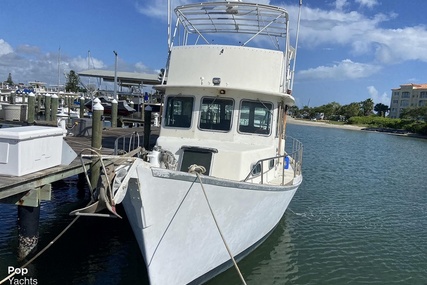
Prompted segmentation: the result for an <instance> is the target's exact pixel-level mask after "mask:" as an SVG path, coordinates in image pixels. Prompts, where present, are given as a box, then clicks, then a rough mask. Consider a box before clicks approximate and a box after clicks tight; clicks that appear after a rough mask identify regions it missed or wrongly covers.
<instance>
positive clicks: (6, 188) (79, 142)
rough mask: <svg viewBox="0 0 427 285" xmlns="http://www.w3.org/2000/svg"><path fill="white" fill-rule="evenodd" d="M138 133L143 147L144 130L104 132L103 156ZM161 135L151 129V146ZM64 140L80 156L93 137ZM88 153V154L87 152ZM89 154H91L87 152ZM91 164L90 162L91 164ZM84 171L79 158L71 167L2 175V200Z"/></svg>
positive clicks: (0, 195) (129, 129)
mask: <svg viewBox="0 0 427 285" xmlns="http://www.w3.org/2000/svg"><path fill="white" fill-rule="evenodd" d="M134 132H137V133H138V134H139V136H140V138H141V139H140V145H142V137H143V128H141V127H138V128H109V129H105V130H103V132H102V149H101V153H102V154H107V155H108V154H113V151H114V143H115V140H116V139H117V138H118V137H120V136H123V135H130V134H132V133H134ZM158 134H159V128H155V127H153V128H152V129H151V136H150V145H154V144H155V141H156V140H157V137H158ZM64 140H65V141H66V142H67V143H68V145H69V146H70V147H71V148H72V149H73V150H74V151H75V152H76V153H77V154H78V155H79V154H80V153H81V152H82V151H83V150H84V149H89V148H90V146H91V137H73V136H68V137H65V138H64ZM85 153H86V152H85ZM87 153H89V152H87ZM89 163H90V162H88V164H89ZM83 172H84V169H83V166H82V164H81V161H80V158H79V157H77V158H76V159H75V160H74V161H73V162H72V163H70V164H69V165H66V166H64V165H59V166H55V167H51V168H48V169H45V170H42V171H38V172H34V173H30V174H27V175H23V176H6V175H0V199H4V198H7V197H10V196H13V195H17V194H20V193H23V192H27V191H29V190H32V189H35V188H37V187H41V186H43V185H46V184H49V183H52V182H55V181H58V180H61V179H64V178H67V177H70V176H74V175H78V174H80V173H83Z"/></svg>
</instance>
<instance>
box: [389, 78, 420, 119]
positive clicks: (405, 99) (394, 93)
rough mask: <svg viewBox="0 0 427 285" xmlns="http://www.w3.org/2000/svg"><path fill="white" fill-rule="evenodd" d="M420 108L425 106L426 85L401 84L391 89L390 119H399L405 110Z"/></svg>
mask: <svg viewBox="0 0 427 285" xmlns="http://www.w3.org/2000/svg"><path fill="white" fill-rule="evenodd" d="M422 106H427V83H424V84H413V83H409V84H402V85H400V87H399V88H393V89H391V102H390V118H399V116H400V114H401V113H402V110H403V109H405V108H409V107H413V108H415V107H422Z"/></svg>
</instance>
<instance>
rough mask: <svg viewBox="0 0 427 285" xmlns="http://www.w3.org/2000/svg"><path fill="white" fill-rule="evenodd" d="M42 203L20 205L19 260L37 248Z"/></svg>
mask: <svg viewBox="0 0 427 285" xmlns="http://www.w3.org/2000/svg"><path fill="white" fill-rule="evenodd" d="M39 221H40V204H39V205H38V206H37V207H32V206H18V261H22V260H24V259H25V258H26V257H27V256H28V255H30V254H31V253H33V252H34V251H35V250H36V249H37V243H38V241H39Z"/></svg>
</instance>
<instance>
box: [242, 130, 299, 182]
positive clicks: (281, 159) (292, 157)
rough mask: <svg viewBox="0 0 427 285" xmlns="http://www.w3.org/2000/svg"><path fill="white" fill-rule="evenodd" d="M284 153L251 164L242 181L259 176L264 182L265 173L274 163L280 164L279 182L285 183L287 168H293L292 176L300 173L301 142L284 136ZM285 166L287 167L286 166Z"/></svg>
mask: <svg viewBox="0 0 427 285" xmlns="http://www.w3.org/2000/svg"><path fill="white" fill-rule="evenodd" d="M285 142H286V143H285V154H284V155H278V156H273V157H268V158H264V159H260V160H258V161H257V162H256V163H255V164H254V165H253V166H252V169H251V171H250V172H249V174H248V175H247V176H246V178H245V179H244V180H243V181H248V180H249V179H253V178H257V177H260V179H261V184H264V177H265V175H266V174H267V173H268V172H269V171H270V170H272V169H273V168H274V166H275V165H276V163H279V165H282V166H283V167H282V169H281V171H282V173H281V176H282V181H281V184H282V185H284V184H285V171H286V170H287V169H289V168H291V169H292V170H293V172H294V173H293V175H294V178H295V177H296V176H297V175H301V174H302V169H301V167H302V154H303V149H304V147H303V144H302V143H301V142H300V141H299V140H297V139H295V138H293V137H290V136H286V140H285ZM286 166H287V167H286Z"/></svg>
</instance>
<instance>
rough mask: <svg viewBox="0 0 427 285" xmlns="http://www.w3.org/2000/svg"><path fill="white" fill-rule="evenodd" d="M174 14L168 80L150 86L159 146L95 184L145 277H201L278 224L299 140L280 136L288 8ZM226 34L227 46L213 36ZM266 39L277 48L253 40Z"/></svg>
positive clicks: (184, 280) (289, 54)
mask: <svg viewBox="0 0 427 285" xmlns="http://www.w3.org/2000/svg"><path fill="white" fill-rule="evenodd" d="M175 13H176V16H177V24H176V31H175V33H173V35H175V39H176V40H178V39H179V40H180V41H181V45H177V44H176V43H175V44H174V43H173V42H174V41H173V40H171V41H170V43H171V44H170V55H169V59H168V65H167V68H166V72H165V76H166V77H165V79H166V80H165V81H167V83H166V84H163V85H161V86H157V87H156V88H157V89H160V90H164V94H165V97H164V98H165V99H164V102H165V103H164V112H163V114H162V120H161V129H160V135H159V138H158V140H157V143H156V146H155V147H154V149H153V150H152V151H146V152H145V154H144V156H143V157H142V158H129V159H128V160H127V161H126V162H123V161H122V162H121V163H119V166H118V167H117V168H116V169H115V171H114V173H113V174H112V175H110V177H112V176H114V175H115V178H114V179H113V181H114V182H113V183H112V185H113V186H111V187H112V189H113V190H112V192H113V193H115V194H108V193H109V191H105V193H106V194H105V193H104V192H103V193H104V194H100V196H107V197H106V198H105V199H104V200H106V201H107V202H108V203H107V204H108V206H107V207H108V208H109V209H110V210H111V211H112V212H113V213H114V205H115V204H118V203H123V206H124V209H125V211H126V215H127V217H128V219H129V222H130V224H131V226H132V229H133V232H134V234H135V236H136V239H137V241H138V244H139V247H140V249H141V252H142V255H143V257H144V260H145V265H146V267H147V271H148V275H149V279H150V284H153V285H156V284H162V285H163V284H189V283H191V284H200V283H203V282H205V281H207V280H208V279H210V278H212V277H213V276H215V275H217V274H219V273H221V272H222V271H224V270H226V269H227V268H229V267H231V266H233V264H235V263H234V262H235V260H237V261H238V260H239V259H241V258H243V257H244V256H246V255H247V254H248V253H250V252H251V251H252V250H253V249H255V248H256V247H257V246H258V245H259V244H260V243H262V242H263V241H264V240H265V239H266V238H267V237H268V236H269V234H270V233H271V232H272V231H273V230H274V229H275V227H276V226H277V224H278V223H279V221H280V220H281V218H282V216H283V215H284V213H285V211H286V208H287V207H288V205H289V203H290V202H291V200H292V197H293V196H294V194H295V192H296V191H297V189H298V187H299V186H300V184H301V182H302V173H301V163H302V144H301V143H299V142H298V141H297V140H293V141H292V142H289V141H288V142H285V129H286V128H285V126H286V110H287V108H288V106H292V105H293V104H294V103H295V100H294V97H293V96H292V95H291V86H292V74H293V72H292V71H291V70H290V66H291V61H292V60H293V54H294V49H293V48H292V47H291V46H290V44H289V42H290V40H289V27H288V23H289V17H288V13H287V11H286V10H285V9H283V8H280V7H275V6H270V5H261V4H255V3H245V2H211V3H200V4H189V5H184V6H179V7H177V8H176V9H175ZM180 31H182V32H183V33H182V34H180V35H178V33H179V32H180ZM224 33H225V34H226V35H225V36H224V37H222V39H223V40H225V42H226V43H228V44H220V43H219V42H217V39H221V37H218V36H219V35H220V34H221V35H222V34H224ZM212 35H213V36H215V41H214V42H212V39H213V38H212V37H211V36H212ZM230 35H231V36H230ZM236 36H247V37H246V39H245V40H244V41H242V40H241V39H240V38H239V39H238V38H237V37H236ZM265 38H268V40H269V41H270V40H273V43H274V44H275V46H276V47H278V48H279V49H276V50H274V49H267V48H260V47H258V45H264V44H266V42H264V39H265ZM270 42H271V41H270ZM231 43H236V45H233V44H231ZM251 45H255V47H254V46H251ZM285 143H286V144H287V145H288V144H289V143H291V148H289V149H285ZM107 172H108V171H107ZM109 187H110V186H108V187H106V188H109ZM109 195H110V197H111V198H109V197H108V196H109ZM104 202H105V201H104ZM76 214H84V211H77V212H76ZM236 267H237V265H236ZM237 268H238V267H237ZM242 278H243V276H242Z"/></svg>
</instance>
